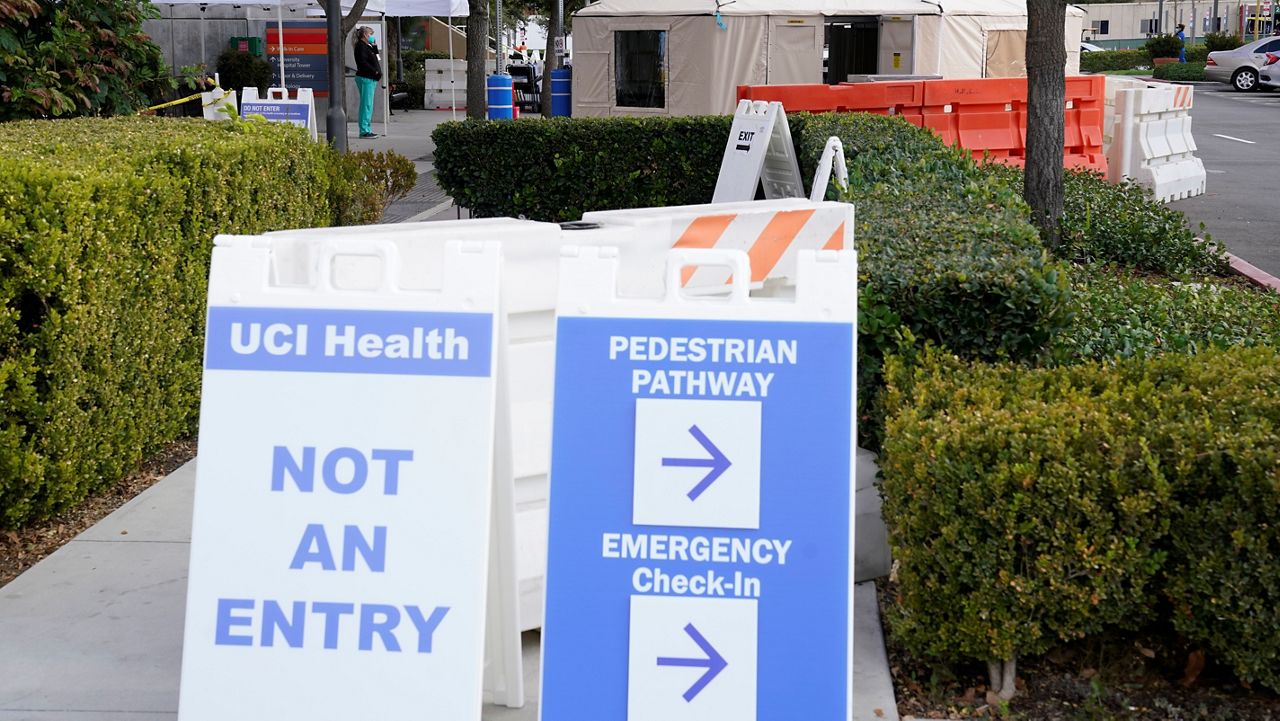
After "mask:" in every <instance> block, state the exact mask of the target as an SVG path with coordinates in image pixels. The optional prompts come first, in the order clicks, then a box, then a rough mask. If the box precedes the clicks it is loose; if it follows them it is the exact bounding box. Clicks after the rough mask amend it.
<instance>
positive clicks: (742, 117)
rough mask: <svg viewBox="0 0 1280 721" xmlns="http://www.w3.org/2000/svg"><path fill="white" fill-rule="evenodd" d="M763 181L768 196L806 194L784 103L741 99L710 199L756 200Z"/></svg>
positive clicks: (765, 193)
mask: <svg viewBox="0 0 1280 721" xmlns="http://www.w3.org/2000/svg"><path fill="white" fill-rule="evenodd" d="M761 183H762V184H763V185H764V197H765V198H766V199H768V200H777V199H779V198H803V197H805V194H804V182H803V181H801V180H800V164H799V163H798V162H796V151H795V146H794V145H792V144H791V127H790V126H789V125H787V114H786V112H785V111H783V109H782V103H778V102H772V103H767V102H764V101H762V100H757V101H755V102H752V101H750V100H740V101H738V109H737V110H735V111H734V113H733V128H732V129H730V130H729V142H728V143H726V144H725V146H724V159H723V160H721V161H720V177H719V178H718V179H716V192H715V195H713V196H712V198H711V202H712V203H733V202H737V201H742V200H755V198H756V186H757V185H758V184H761Z"/></svg>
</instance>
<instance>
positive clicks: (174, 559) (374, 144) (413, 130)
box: [0, 111, 898, 721]
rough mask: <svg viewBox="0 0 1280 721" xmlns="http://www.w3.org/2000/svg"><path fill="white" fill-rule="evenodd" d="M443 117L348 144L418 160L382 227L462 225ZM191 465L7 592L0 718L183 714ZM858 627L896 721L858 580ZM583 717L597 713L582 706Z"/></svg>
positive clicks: (529, 687)
mask: <svg viewBox="0 0 1280 721" xmlns="http://www.w3.org/2000/svg"><path fill="white" fill-rule="evenodd" d="M449 115H450V114H449V113H447V112H428V111H412V112H407V113H406V112H399V113H397V114H396V115H395V116H394V117H393V118H392V122H391V124H390V128H389V130H387V134H386V135H385V136H384V137H382V138H378V139H374V140H359V139H355V138H353V139H352V140H351V148H352V149H353V150H362V149H375V150H389V149H394V150H396V151H397V152H400V153H402V154H404V155H406V156H408V157H409V158H411V159H413V160H414V161H415V163H417V164H418V169H419V173H420V178H419V185H418V188H417V189H415V192H414V194H413V195H411V196H410V197H409V198H406V199H405V200H404V201H401V203H398V204H397V205H396V206H393V207H392V208H390V209H388V214H387V216H386V218H387V219H397V220H407V219H413V220H444V219H449V218H454V217H456V211H455V210H454V209H453V208H452V206H451V204H450V203H449V202H448V199H447V198H445V197H444V196H443V194H442V193H439V189H438V187H436V186H435V184H434V180H433V177H432V174H431V172H432V167H431V159H432V157H433V152H434V147H433V146H432V144H431V140H430V132H431V130H432V129H433V128H434V127H435V126H436V125H438V124H439V123H440V122H444V121H445V120H448V119H449ZM375 130H377V131H379V132H382V131H383V130H384V129H383V128H382V126H381V125H376V126H375ZM433 188H435V190H434V191H433V190H432V189H433ZM433 192H434V193H437V195H433ZM195 467H196V463H195V462H194V461H193V462H191V463H188V464H187V465H185V466H183V467H182V468H180V469H178V470H177V471H175V472H174V473H172V474H171V475H169V476H168V477H166V478H164V479H162V480H161V481H159V482H158V483H156V484H155V485H154V486H152V487H151V488H150V489H148V490H147V491H146V492H144V493H142V494H140V495H139V496H137V497H136V498H134V499H133V500H132V501H130V502H129V503H127V504H125V505H124V506H122V507H121V508H120V509H119V510H117V511H116V512H115V513H113V514H111V515H110V516H108V517H107V518H105V519H103V520H102V521H101V522H100V523H98V524H97V525H95V526H94V527H93V528H91V529H89V530H88V531H86V532H84V533H83V534H81V535H80V536H78V537H76V538H75V539H74V540H73V541H71V542H70V543H68V544H66V545H65V546H63V547H62V548H61V549H59V550H58V551H57V552H56V553H54V554H52V555H51V556H49V557H48V558H46V559H44V560H43V561H42V562H40V563H39V564H37V565H36V566H35V567H33V568H32V569H30V570H29V571H27V572H26V573H24V574H22V575H21V576H19V577H18V578H17V579H15V580H14V581H12V582H10V583H9V584H8V585H6V586H3V587H0V721H18V720H23V721H53V720H54V719H73V720H78V719H84V720H86V721H87V720H97V719H101V720H103V721H162V720H168V719H175V718H176V717H177V708H178V684H179V670H180V664H181V659H182V632H183V615H184V612H185V605H186V587H187V563H188V557H189V553H190V538H191V516H192V499H193V493H194V487H195ZM858 470H859V473H858V479H857V487H858V521H857V530H858V539H857V546H858V549H857V564H858V566H859V570H860V572H861V575H875V574H874V573H873V574H867V573H865V570H864V569H867V568H873V567H874V568H876V569H878V570H877V571H876V573H882V572H883V571H884V569H885V568H886V567H887V561H888V559H887V550H886V549H884V548H883V534H884V531H883V526H882V525H879V503H878V497H877V496H876V493H875V489H874V487H873V484H872V482H873V479H874V476H875V467H874V463H873V461H872V459H871V458H870V457H869V456H864V455H861V454H860V456H859V462H858ZM854 626H855V661H854V679H853V681H854V698H855V703H856V712H855V716H854V718H855V719H858V721H862V720H864V719H865V720H866V721H872V720H881V719H889V720H890V721H893V720H894V719H897V718H898V714H897V709H896V707H895V704H894V698H893V689H892V685H891V682H890V679H889V670H888V662H887V659H886V658H885V653H884V643H883V639H882V636H881V632H880V622H879V618H878V615H877V612H876V603H875V590H874V587H873V586H872V585H871V584H870V583H864V584H859V585H858V589H857V594H856V598H855V623H854ZM538 642H539V635H538V634H537V633H536V632H531V633H526V634H525V636H524V673H525V679H526V680H525V689H526V697H527V699H528V702H527V703H526V705H525V706H524V708H522V709H507V708H501V707H497V706H489V705H487V706H486V707H485V709H484V713H483V719H484V721H535V720H536V719H537V718H538V703H537V698H538V678H539V656H538ZM229 691H233V690H230V689H229ZM583 718H594V716H593V715H592V714H591V713H590V710H589V709H586V710H584V715H583ZM229 721H231V720H229ZM353 721H354V720H353ZM460 721H462V720H460ZM617 721H621V720H620V719H619V720H617Z"/></svg>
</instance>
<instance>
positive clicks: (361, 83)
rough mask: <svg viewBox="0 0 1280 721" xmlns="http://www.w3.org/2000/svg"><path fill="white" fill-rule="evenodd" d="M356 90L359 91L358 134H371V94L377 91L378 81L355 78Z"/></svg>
mask: <svg viewBox="0 0 1280 721" xmlns="http://www.w3.org/2000/svg"><path fill="white" fill-rule="evenodd" d="M356 88H357V89H358V90H359V91H360V134H361V135H369V134H371V133H373V127H372V126H371V125H370V123H372V122H373V93H374V92H375V91H376V90H377V89H378V81H377V80H371V79H369V78H360V77H357V78H356Z"/></svg>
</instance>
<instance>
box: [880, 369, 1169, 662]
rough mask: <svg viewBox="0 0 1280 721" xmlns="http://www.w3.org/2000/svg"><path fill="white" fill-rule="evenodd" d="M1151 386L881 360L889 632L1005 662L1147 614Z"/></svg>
mask: <svg viewBox="0 0 1280 721" xmlns="http://www.w3.org/2000/svg"><path fill="white" fill-rule="evenodd" d="M1139 375H1141V374H1139ZM1158 377H1159V376H1158V374H1154V373H1153V378H1141V379H1139V380H1138V381H1136V382H1134V381H1130V380H1129V379H1128V378H1125V377H1122V376H1118V375H1117V374H1114V373H1112V372H1111V371H1110V370H1109V369H1107V368H1105V367H1103V366H1097V365H1093V366H1077V367H1072V368H1065V369H1057V370H1053V371H1045V370H1026V369H1022V368H1018V367H1016V366H1014V367H1006V366H986V365H976V366H967V365H966V364H965V363H964V362H962V361H961V360H960V359H958V358H956V357H954V356H950V355H944V354H939V353H933V352H926V353H925V354H924V356H923V358H921V359H919V361H918V363H917V364H915V365H912V366H908V365H905V364H903V363H901V362H900V361H899V360H898V359H890V361H889V363H888V366H887V370H886V380H887V382H888V400H887V405H888V407H889V409H890V411H891V415H890V418H889V420H888V423H887V428H886V434H885V435H886V437H885V443H884V452H883V454H882V457H881V464H880V468H881V471H882V483H881V492H882V493H883V495H884V516H885V522H886V525H887V526H888V529H889V541H890V545H891V546H892V549H893V557H894V560H895V563H896V564H897V566H898V597H897V605H896V607H895V608H894V609H893V610H892V611H890V612H889V613H888V614H887V620H888V623H889V625H890V627H891V628H892V631H893V633H894V636H895V637H896V638H898V639H899V640H900V641H902V642H903V643H904V644H906V645H907V646H908V648H910V649H911V650H912V651H913V652H914V653H917V654H921V655H925V656H930V657H934V658H939V659H943V660H956V659H960V658H965V657H970V658H978V659H989V660H1007V659H1013V658H1015V657H1016V656H1017V655H1020V654H1034V653H1040V652H1043V651H1046V650H1048V649H1049V648H1051V647H1052V646H1054V645H1056V644H1057V643H1059V642H1061V641H1066V640H1074V639H1078V638H1081V637H1083V636H1085V635H1087V634H1089V633H1093V632H1096V631H1099V630H1102V629H1103V628H1106V627H1110V626H1119V625H1132V624H1136V623H1139V622H1141V621H1142V620H1143V619H1144V618H1146V617H1148V616H1149V614H1150V609H1151V607H1152V604H1151V603H1150V602H1151V599H1152V598H1153V597H1155V595H1156V592H1157V587H1156V583H1157V581H1158V572H1159V571H1160V570H1161V568H1162V563H1163V560H1164V557H1163V553H1162V551H1161V548H1160V546H1159V543H1158V542H1159V541H1160V540H1161V539H1162V538H1164V537H1165V535H1166V534H1167V531H1168V527H1169V516H1170V505H1171V488H1170V483H1169V481H1168V480H1167V479H1166V478H1165V476H1164V473H1163V471H1162V468H1161V466H1160V458H1159V451H1158V450H1157V449H1156V448H1154V447H1149V444H1148V440H1147V437H1146V436H1147V433H1148V432H1149V431H1150V428H1151V425H1152V424H1151V423H1149V422H1148V420H1147V419H1148V418H1149V417H1150V416H1151V415H1153V414H1154V410H1155V409H1154V408H1153V406H1158V405H1159V402H1160V401H1159V398H1158V396H1157V394H1156V393H1154V392H1153V390H1154V389H1153V384H1154V383H1156V382H1158ZM1151 445H1154V444H1151Z"/></svg>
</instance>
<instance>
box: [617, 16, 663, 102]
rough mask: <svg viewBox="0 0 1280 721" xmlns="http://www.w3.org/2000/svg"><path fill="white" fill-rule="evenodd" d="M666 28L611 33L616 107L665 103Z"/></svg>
mask: <svg viewBox="0 0 1280 721" xmlns="http://www.w3.org/2000/svg"><path fill="white" fill-rule="evenodd" d="M666 66H667V31H666V30H618V31H616V32H614V33H613V72H614V81H615V83H614V84H615V85H616V87H617V89H618V107H620V108H665V107H667V82H666V80H667V78H666V72H665V68H666Z"/></svg>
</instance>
